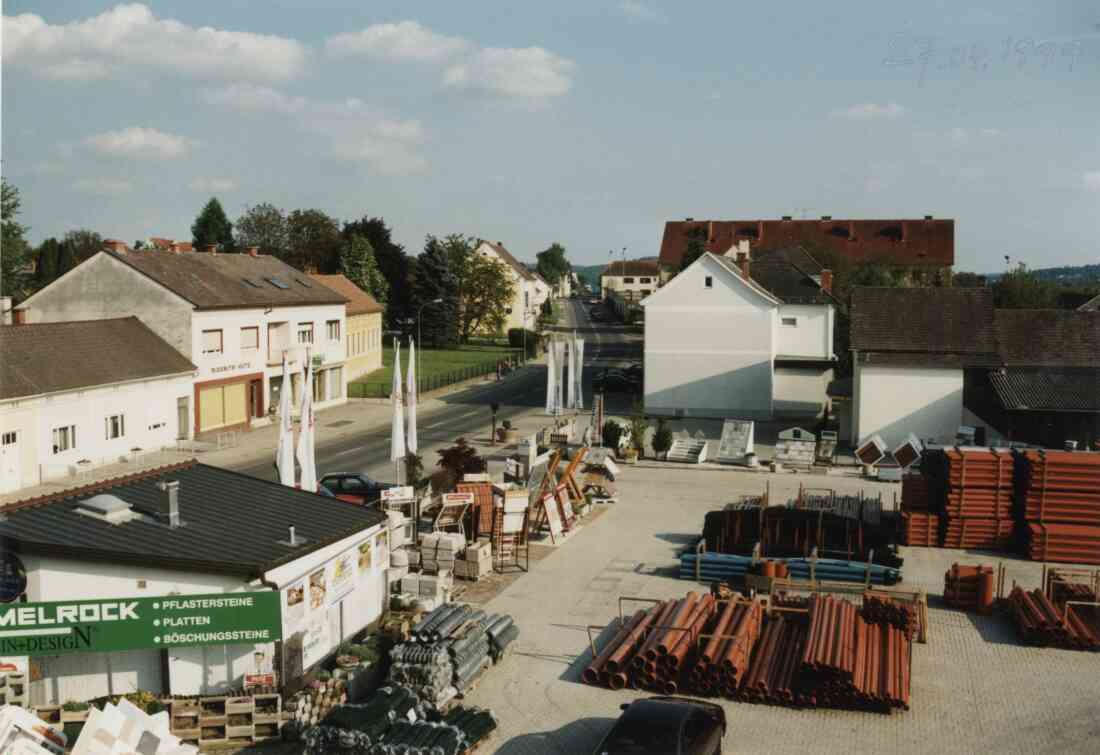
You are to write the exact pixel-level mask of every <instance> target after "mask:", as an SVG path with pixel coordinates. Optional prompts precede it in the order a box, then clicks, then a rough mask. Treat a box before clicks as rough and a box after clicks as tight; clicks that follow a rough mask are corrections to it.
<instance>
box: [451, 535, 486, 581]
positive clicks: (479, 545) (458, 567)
mask: <svg viewBox="0 0 1100 755" xmlns="http://www.w3.org/2000/svg"><path fill="white" fill-rule="evenodd" d="M454 568H455V576H456V577H458V578H460V579H471V580H474V581H475V582H476V581H477V580H479V579H481V578H482V577H484V576H485V575H486V574H488V573H489V572H491V571H492V570H493V545H492V542H491V541H490V540H489V539H488V537H485V538H479V539H478V541H477V542H476V543H474V544H472V545H469V546H467V547H466V550H465V551H463V552H462V557H461V558H459V559H458V560H457V561H455V567H454Z"/></svg>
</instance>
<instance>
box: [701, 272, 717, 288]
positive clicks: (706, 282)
mask: <svg viewBox="0 0 1100 755" xmlns="http://www.w3.org/2000/svg"><path fill="white" fill-rule="evenodd" d="M703 288H714V278H712V277H711V276H709V275H708V276H707V277H706V278H703Z"/></svg>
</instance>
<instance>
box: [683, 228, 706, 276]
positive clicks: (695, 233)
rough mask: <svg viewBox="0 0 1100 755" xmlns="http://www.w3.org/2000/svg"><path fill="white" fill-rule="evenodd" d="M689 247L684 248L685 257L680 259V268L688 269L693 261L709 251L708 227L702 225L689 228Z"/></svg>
mask: <svg viewBox="0 0 1100 755" xmlns="http://www.w3.org/2000/svg"><path fill="white" fill-rule="evenodd" d="M686 235H687V240H688V243H687V249H686V250H684V258H683V259H682V260H680V270H686V269H687V268H688V266H689V265H691V263H692V262H695V260H697V259H699V258H700V257H702V256H703V254H704V253H705V252H706V251H707V229H706V228H703V227H702V226H696V227H695V228H689V229H688V231H687V233H686Z"/></svg>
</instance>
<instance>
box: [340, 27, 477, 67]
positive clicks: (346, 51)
mask: <svg viewBox="0 0 1100 755" xmlns="http://www.w3.org/2000/svg"><path fill="white" fill-rule="evenodd" d="M470 46H471V45H470V43H469V42H467V41H466V40H465V39H462V38H461V37H448V36H447V35H445V34H438V33H436V32H434V31H432V30H431V29H429V28H427V27H426V26H422V25H420V24H419V23H417V22H416V21H399V22H398V23H395V24H372V25H371V26H368V27H367V28H365V29H363V30H362V31H355V32H345V33H343V34H336V35H334V36H331V37H329V38H328V39H327V40H326V41H325V49H326V50H327V51H328V52H329V53H330V54H332V55H366V56H368V57H372V58H377V59H379V60H391V61H409V60H412V61H420V62H429V63H430V62H438V61H441V60H446V59H448V58H451V57H453V56H454V55H456V54H458V53H460V52H463V51H465V50H466V49H468V48H469V47H470Z"/></svg>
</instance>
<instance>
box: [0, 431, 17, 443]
mask: <svg viewBox="0 0 1100 755" xmlns="http://www.w3.org/2000/svg"><path fill="white" fill-rule="evenodd" d="M17 440H19V434H18V433H16V432H10V433H4V435H3V437H2V438H0V446H14V445H15V442H16V441H17Z"/></svg>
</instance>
